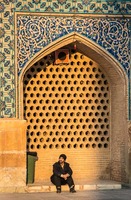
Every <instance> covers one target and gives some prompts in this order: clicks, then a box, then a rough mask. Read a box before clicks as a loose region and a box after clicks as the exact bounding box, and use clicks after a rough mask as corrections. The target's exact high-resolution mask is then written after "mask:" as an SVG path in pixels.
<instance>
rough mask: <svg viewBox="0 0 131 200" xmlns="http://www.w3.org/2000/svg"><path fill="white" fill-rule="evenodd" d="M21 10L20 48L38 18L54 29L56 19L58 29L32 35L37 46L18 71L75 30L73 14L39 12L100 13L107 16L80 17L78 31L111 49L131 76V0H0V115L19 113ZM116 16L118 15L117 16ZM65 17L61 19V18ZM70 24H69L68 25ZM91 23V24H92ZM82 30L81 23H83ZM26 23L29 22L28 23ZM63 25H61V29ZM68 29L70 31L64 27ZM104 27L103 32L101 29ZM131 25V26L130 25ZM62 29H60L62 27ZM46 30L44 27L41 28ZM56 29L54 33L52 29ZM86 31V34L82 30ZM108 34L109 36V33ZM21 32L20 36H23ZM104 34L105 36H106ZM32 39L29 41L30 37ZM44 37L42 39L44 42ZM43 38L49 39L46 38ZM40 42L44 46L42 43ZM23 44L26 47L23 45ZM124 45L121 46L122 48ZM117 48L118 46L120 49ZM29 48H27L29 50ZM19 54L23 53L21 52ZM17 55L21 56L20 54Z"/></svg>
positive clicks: (76, 26) (0, 116)
mask: <svg viewBox="0 0 131 200" xmlns="http://www.w3.org/2000/svg"><path fill="white" fill-rule="evenodd" d="M19 11H20V12H21V15H16V16H18V19H17V27H18V28H19V30H18V33H17V37H18V36H19V37H18V44H19V45H20V46H18V47H20V50H21V51H22V50H23V51H25V47H26V45H23V42H24V38H23V34H26V36H27V41H28V42H29V41H30V37H29V36H28V34H29V33H30V31H31V26H30V25H31V23H34V21H33V20H34V19H35V18H36V28H37V27H38V19H40V20H42V19H44V20H46V22H49V23H50V25H48V28H50V29H52V28H54V26H55V23H56V19H57V20H58V22H59V23H58V26H57V28H58V31H57V32H55V31H54V30H55V29H54V30H53V29H52V30H50V38H48V37H45V34H44V32H41V33H39V31H36V32H37V33H38V38H37V39H38V41H37V40H36V39H35V38H33V40H32V42H33V43H34V44H33V45H35V48H34V49H35V51H34V49H33V48H32V49H31V46H28V53H29V54H28V56H27V58H26V59H25V57H24V63H23V61H22V60H21V59H20V58H19V57H18V58H19V60H18V61H19V65H18V68H19V73H20V71H21V69H22V68H23V67H24V66H25V64H26V62H27V61H28V60H29V59H30V58H31V57H32V56H34V54H35V53H36V52H38V51H39V50H40V49H41V48H43V47H44V46H46V45H48V44H49V42H51V41H54V40H56V39H57V38H59V37H62V36H63V35H65V34H68V33H70V32H72V31H74V30H73V29H72V28H71V27H70V26H71V25H72V18H71V17H69V16H68V17H64V18H62V17H57V18H56V17H53V16H52V17H42V16H41V17H40V16H39V17H38V16H37V12H41V13H67V14H68V13H75V14H77V13H78V14H79V13H81V14H95V15H96V16H98V14H101V15H103V16H106V18H105V19H104V18H103V19H102V20H101V19H100V18H99V19H98V18H96V19H95V18H92V19H88V20H87V19H86V18H84V17H83V18H79V17H76V25H75V29H76V30H75V31H77V32H78V33H80V34H83V35H84V36H85V37H88V38H89V39H91V40H93V41H94V42H96V43H97V44H99V45H100V46H101V47H102V48H105V49H106V50H107V51H108V52H110V53H111V54H112V55H113V56H114V57H115V58H116V59H117V60H118V61H119V62H120V63H121V64H122V66H123V67H124V69H125V70H126V72H127V74H128V76H129V73H128V72H129V70H128V69H129V51H130V47H129V19H127V18H125V15H126V17H127V16H128V15H129V16H130V15H131V2H130V0H127V1H124V0H46V1H45V0H1V1H0V118H4V117H7V118H8V117H10V118H12V117H15V116H16V88H17V87H16V77H15V75H16V66H15V58H14V52H15V50H16V48H15V49H14V46H15V42H14V41H15V40H14V38H15V34H14V33H15V32H14V31H15V26H14V13H15V12H19ZM23 12H24V13H26V12H27V13H29V12H33V13H35V12H36V16H32V19H31V17H30V16H29V15H28V14H27V15H22V13H23ZM107 14H108V15H110V14H111V15H116V16H117V15H122V16H123V17H122V18H117V19H115V18H114V19H113V18H112V19H111V20H110V18H108V16H107ZM116 16H115V17H116ZM23 19H24V20H25V22H26V23H27V22H29V26H28V27H27V26H25V25H24V26H25V29H24V30H22V27H21V25H20V23H23ZM61 19H62V20H63V23H65V24H63V23H62V22H60V20H61ZM68 23H69V24H68ZM89 23H91V25H92V26H90V24H89ZM83 24H84V26H83V28H82V30H81V28H80V26H81V25H83ZM26 25H27V24H26ZM60 26H62V28H60ZM65 27H66V28H67V30H66V29H65ZM101 27H104V31H103V30H101V29H100V28H101ZM130 27H131V26H130ZM60 29H61V30H60ZM41 30H42V31H44V28H43V27H42V29H41ZM32 31H33V32H32V36H33V37H34V35H35V30H33V29H32ZM53 31H54V32H53ZM60 31H61V32H60ZM82 31H83V33H82ZM107 33H108V34H109V35H107ZM20 34H21V35H20ZM103 37H105V38H103ZM28 39H29V40H28ZM42 39H43V41H42ZM44 39H45V40H46V39H48V40H47V41H44ZM117 39H118V40H117ZM40 43H41V45H40ZM21 45H23V47H22V46H21ZM120 47H121V48H120ZM117 48H118V49H117ZM26 51H27V49H26ZM19 55H20V54H19ZM19 55H18V56H19Z"/></svg>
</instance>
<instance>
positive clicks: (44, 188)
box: [25, 181, 122, 193]
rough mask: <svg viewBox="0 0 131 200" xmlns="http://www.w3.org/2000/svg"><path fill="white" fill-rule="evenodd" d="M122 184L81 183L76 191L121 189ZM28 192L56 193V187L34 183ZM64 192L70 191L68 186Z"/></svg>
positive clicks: (106, 182)
mask: <svg viewBox="0 0 131 200" xmlns="http://www.w3.org/2000/svg"><path fill="white" fill-rule="evenodd" d="M121 188H122V184H121V183H118V182H115V181H99V182H98V181H97V182H95V181H94V182H90V183H83V184H82V183H80V184H77V183H76V185H75V189H76V191H84V190H113V189H121ZM25 190H26V191H25V192H28V193H33V192H55V191H56V187H55V186H54V185H50V184H42V183H34V184H28V185H27V186H26V189H25ZM62 191H69V188H68V186H67V185H63V186H62Z"/></svg>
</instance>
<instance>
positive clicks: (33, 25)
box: [17, 15, 130, 74]
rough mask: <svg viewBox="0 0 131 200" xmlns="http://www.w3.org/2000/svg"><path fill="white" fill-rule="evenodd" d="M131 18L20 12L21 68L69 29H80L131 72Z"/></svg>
mask: <svg viewBox="0 0 131 200" xmlns="http://www.w3.org/2000/svg"><path fill="white" fill-rule="evenodd" d="M128 24H129V20H128V19H123V18H116V19H114V18H87V17H75V18H73V17H56V16H55V17H53V16H52V17H50V16H45V17H43V16H30V15H18V18H17V29H18V32H17V36H18V40H17V43H18V52H19V53H18V71H19V73H20V72H21V70H22V68H23V67H24V66H25V65H26V63H27V62H28V61H29V60H30V58H32V57H33V56H34V55H35V54H36V53H37V52H39V51H40V50H41V49H42V48H43V47H45V46H47V45H48V44H50V43H51V42H53V41H55V40H57V39H58V38H60V37H63V36H65V35H67V34H69V33H72V32H77V33H79V34H81V35H83V36H85V37H87V38H88V39H90V40H92V41H94V42H96V43H97V44H98V45H99V46H101V47H102V48H104V49H106V50H107V51H108V52H109V53H110V54H112V55H113V56H114V57H115V58H116V60H118V61H119V62H120V64H121V65H122V66H123V68H124V69H125V71H126V73H127V74H128V73H129V68H130V54H129V31H128Z"/></svg>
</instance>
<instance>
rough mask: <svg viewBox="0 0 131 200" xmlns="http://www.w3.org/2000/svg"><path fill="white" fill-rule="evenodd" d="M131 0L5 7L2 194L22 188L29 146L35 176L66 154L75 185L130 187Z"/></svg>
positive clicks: (42, 177)
mask: <svg viewBox="0 0 131 200" xmlns="http://www.w3.org/2000/svg"><path fill="white" fill-rule="evenodd" d="M130 6H131V3H130V1H125V2H124V3H123V2H122V1H113V2H112V1H82V0H81V1H79V2H76V1H64V0H63V1H59V0H58V1H50V2H46V1H42V2H41V1H40V0H37V1H36V0H33V1H31V0H30V1H26V4H25V1H16V2H15V4H14V2H13V0H12V1H8V0H5V1H4V0H3V1H2V2H1V3H0V23H1V27H0V38H1V43H0V45H1V50H0V62H1V65H0V80H1V81H0V84H1V85H0V86H1V90H0V105H1V106H0V117H1V119H0V143H1V145H0V154H1V156H0V175H1V176H0V177H1V179H0V191H1V192H8V191H11V192H12V191H16V192H19V191H24V190H25V188H26V178H27V161H26V157H27V152H28V151H31V152H37V155H38V161H37V162H36V169H35V182H41V183H49V177H50V175H51V173H52V163H54V161H56V159H57V158H58V156H59V154H60V153H63V152H64V153H66V154H67V156H68V161H69V162H70V163H71V166H72V168H73V171H74V179H75V180H76V181H77V182H82V181H83V182H86V181H89V180H114V181H119V182H125V183H130V180H131V172H130V168H131V166H130V165H131V163H130V147H131V144H130V137H131V134H130V27H131V26H130V25H131V24H130V22H131V21H130V16H131V15H130V12H131V11H130ZM69 13H70V14H69ZM13 19H14V21H13Z"/></svg>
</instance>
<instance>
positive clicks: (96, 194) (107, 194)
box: [0, 189, 131, 200]
mask: <svg viewBox="0 0 131 200" xmlns="http://www.w3.org/2000/svg"><path fill="white" fill-rule="evenodd" d="M0 200H131V189H117V190H99V191H97V190H92V191H78V192H77V193H74V194H71V193H69V192H67V191H66V192H65V191H64V192H62V193H61V194H57V193H56V192H44V193H30V194H29V193H24V194H18V193H14V194H0Z"/></svg>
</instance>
